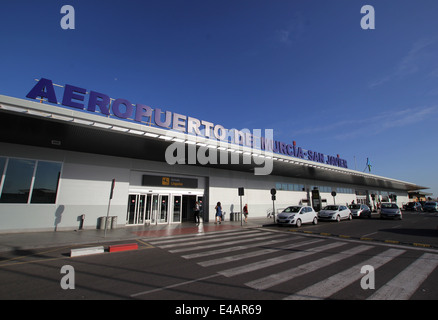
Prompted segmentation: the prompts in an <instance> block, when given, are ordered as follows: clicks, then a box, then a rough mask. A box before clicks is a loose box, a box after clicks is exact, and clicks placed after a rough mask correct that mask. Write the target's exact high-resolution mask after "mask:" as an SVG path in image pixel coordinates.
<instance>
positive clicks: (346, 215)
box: [318, 205, 353, 222]
mask: <svg viewBox="0 0 438 320" xmlns="http://www.w3.org/2000/svg"><path fill="white" fill-rule="evenodd" d="M318 219H321V220H331V221H337V222H339V221H341V220H342V219H349V220H351V219H353V216H352V214H351V211H350V209H348V208H347V207H346V206H343V205H330V206H326V207H324V209H322V210H321V211H320V212H319V213H318Z"/></svg>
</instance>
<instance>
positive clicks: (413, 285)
mask: <svg viewBox="0 0 438 320" xmlns="http://www.w3.org/2000/svg"><path fill="white" fill-rule="evenodd" d="M437 266H438V255H437V254H430V253H425V254H423V255H422V256H421V257H420V258H418V259H417V260H415V261H414V262H413V263H411V264H410V265H409V266H408V267H407V268H406V269H404V270H403V271H402V272H400V273H399V274H398V275H397V276H396V277H395V278H393V279H392V280H391V281H389V282H388V283H386V284H385V285H384V286H383V287H382V288H380V289H379V290H378V291H376V292H375V293H374V294H373V295H372V296H370V297H369V298H368V300H385V299H387V300H406V299H409V298H410V297H411V296H412V295H413V294H414V293H415V291H417V289H418V288H419V287H420V285H421V284H422V283H423V281H424V280H426V278H427V277H428V276H429V274H430V273H432V271H433V270H435V268H436V267H437Z"/></svg>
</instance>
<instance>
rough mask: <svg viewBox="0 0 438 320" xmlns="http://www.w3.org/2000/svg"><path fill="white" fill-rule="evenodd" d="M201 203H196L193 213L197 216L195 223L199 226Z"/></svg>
mask: <svg viewBox="0 0 438 320" xmlns="http://www.w3.org/2000/svg"><path fill="white" fill-rule="evenodd" d="M199 209H200V208H199V202H198V201H196V202H195V207H194V208H193V213H194V215H195V223H198V224H199Z"/></svg>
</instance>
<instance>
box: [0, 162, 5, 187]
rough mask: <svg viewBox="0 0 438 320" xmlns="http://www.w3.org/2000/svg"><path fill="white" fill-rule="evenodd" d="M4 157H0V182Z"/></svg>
mask: <svg viewBox="0 0 438 320" xmlns="http://www.w3.org/2000/svg"><path fill="white" fill-rule="evenodd" d="M5 164H6V158H3V157H0V182H1V181H2V176H3V169H4V168H5Z"/></svg>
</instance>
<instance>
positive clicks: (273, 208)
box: [272, 199, 275, 223]
mask: <svg viewBox="0 0 438 320" xmlns="http://www.w3.org/2000/svg"><path fill="white" fill-rule="evenodd" d="M272 215H273V216H274V223H275V200H274V199H272Z"/></svg>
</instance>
